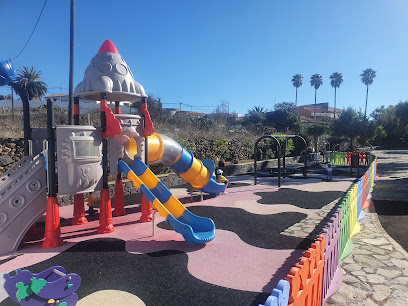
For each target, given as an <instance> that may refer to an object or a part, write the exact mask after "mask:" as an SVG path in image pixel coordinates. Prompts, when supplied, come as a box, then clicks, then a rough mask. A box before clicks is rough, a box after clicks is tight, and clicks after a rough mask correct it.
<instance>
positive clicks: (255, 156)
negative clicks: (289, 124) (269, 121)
mask: <svg viewBox="0 0 408 306" xmlns="http://www.w3.org/2000/svg"><path fill="white" fill-rule="evenodd" d="M278 138H285V141H284V142H283V143H284V147H283V152H285V151H286V142H287V140H288V138H298V139H301V140H302V141H303V143H304V144H305V150H304V168H303V176H304V177H305V178H307V143H306V140H305V139H304V138H303V137H301V136H299V135H266V136H262V137H260V138H258V139H257V141H256V142H255V146H254V184H255V185H256V184H257V178H258V176H257V161H258V154H257V152H258V145H259V143H260V142H261V141H263V140H264V139H272V140H273V141H274V142H275V144H276V147H277V150H276V151H277V153H278V187H280V186H281V174H282V173H281V155H282V146H281V144H280V142H279V140H278ZM285 155H286V154H283V171H284V172H285V171H286V162H285Z"/></svg>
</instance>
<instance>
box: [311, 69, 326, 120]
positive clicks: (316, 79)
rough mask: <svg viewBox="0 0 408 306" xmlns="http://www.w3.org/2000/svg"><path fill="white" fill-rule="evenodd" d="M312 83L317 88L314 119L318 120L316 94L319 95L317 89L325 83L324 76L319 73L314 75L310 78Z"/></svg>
mask: <svg viewBox="0 0 408 306" xmlns="http://www.w3.org/2000/svg"><path fill="white" fill-rule="evenodd" d="M310 85H311V86H312V87H314V89H315V104H314V121H316V95H317V90H318V89H319V87H320V86H321V85H323V79H322V76H321V75H320V74H318V73H316V74H314V75H312V76H311V78H310Z"/></svg>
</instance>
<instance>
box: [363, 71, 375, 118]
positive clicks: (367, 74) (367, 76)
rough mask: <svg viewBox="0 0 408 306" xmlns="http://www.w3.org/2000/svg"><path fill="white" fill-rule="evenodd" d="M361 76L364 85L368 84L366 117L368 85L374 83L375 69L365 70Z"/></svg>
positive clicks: (365, 114) (365, 112) (365, 111)
mask: <svg viewBox="0 0 408 306" xmlns="http://www.w3.org/2000/svg"><path fill="white" fill-rule="evenodd" d="M360 77H361V82H363V83H364V85H366V86H367V94H366V104H365V110H364V117H366V116H367V99H368V85H371V84H373V82H374V78H375V77H376V74H375V71H374V70H373V69H371V68H368V69H366V70H364V71H363V73H361V74H360Z"/></svg>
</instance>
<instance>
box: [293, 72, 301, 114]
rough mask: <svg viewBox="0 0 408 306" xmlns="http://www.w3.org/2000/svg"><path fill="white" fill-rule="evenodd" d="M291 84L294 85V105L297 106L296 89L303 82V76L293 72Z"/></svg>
mask: <svg viewBox="0 0 408 306" xmlns="http://www.w3.org/2000/svg"><path fill="white" fill-rule="evenodd" d="M292 84H293V86H295V87H296V102H295V107H296V106H297V90H298V88H299V87H300V86H302V84H303V77H302V75H301V74H295V75H294V76H293V78H292Z"/></svg>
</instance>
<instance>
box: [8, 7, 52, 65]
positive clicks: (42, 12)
mask: <svg viewBox="0 0 408 306" xmlns="http://www.w3.org/2000/svg"><path fill="white" fill-rule="evenodd" d="M47 1H48V0H45V1H44V5H43V7H42V9H41V13H40V16H38V19H37V22H36V23H35V26H34V28H33V31H32V32H31V34H30V37H28V40H27V42H26V43H25V45H24V47H23V49H21V51H20V53H19V54H18V55H17V56H16V57H15V58H13V59H10V60H12V61H14V60H15V59H16V58H18V57H19V56H20V55H21V53H23V51H24V49H25V48H26V47H27V45H28V42H29V41H30V39H31V37H32V36H33V34H34V31H35V29H36V28H37V25H38V22H39V21H40V18H41V15H42V13H43V11H44V9H45V5H46V4H47Z"/></svg>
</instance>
